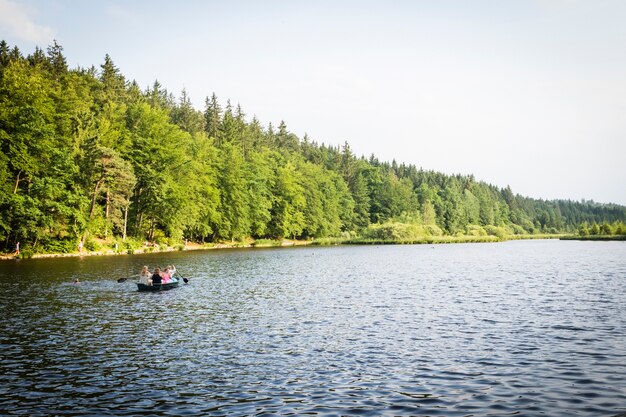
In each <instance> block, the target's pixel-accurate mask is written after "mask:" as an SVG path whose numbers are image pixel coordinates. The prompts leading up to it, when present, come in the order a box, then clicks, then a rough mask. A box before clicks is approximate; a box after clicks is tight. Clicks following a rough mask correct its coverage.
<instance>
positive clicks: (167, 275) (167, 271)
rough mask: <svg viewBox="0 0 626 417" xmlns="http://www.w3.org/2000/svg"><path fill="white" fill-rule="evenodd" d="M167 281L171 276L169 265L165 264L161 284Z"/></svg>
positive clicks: (169, 280) (170, 279) (170, 280)
mask: <svg viewBox="0 0 626 417" xmlns="http://www.w3.org/2000/svg"><path fill="white" fill-rule="evenodd" d="M169 282H172V276H171V275H170V268H169V266H166V267H165V270H164V271H163V284H167V283H169Z"/></svg>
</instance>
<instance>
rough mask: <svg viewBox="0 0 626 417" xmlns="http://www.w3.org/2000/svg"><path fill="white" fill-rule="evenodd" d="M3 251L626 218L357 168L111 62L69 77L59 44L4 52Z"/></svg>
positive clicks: (335, 152) (440, 178)
mask: <svg viewBox="0 0 626 417" xmlns="http://www.w3.org/2000/svg"><path fill="white" fill-rule="evenodd" d="M0 148H1V150H2V152H1V153H0V188H1V189H0V241H1V242H3V245H4V247H5V249H7V248H12V247H13V245H14V244H15V242H18V241H21V242H22V245H25V244H29V245H31V246H32V247H37V248H39V249H40V250H48V251H70V250H73V249H74V248H75V246H76V242H78V241H79V240H82V241H84V240H88V239H89V238H90V237H99V238H110V237H112V236H115V237H121V238H124V239H125V238H126V237H127V236H132V237H134V238H137V239H147V240H151V241H162V240H168V239H169V240H170V242H174V241H180V240H181V239H183V238H186V239H190V240H196V241H205V242H208V241H220V240H240V239H245V238H248V237H252V238H282V237H288V238H300V239H311V238H319V237H328V236H341V235H344V236H351V237H354V236H357V235H360V234H362V233H364V232H365V231H367V230H368V229H370V228H371V227H373V226H372V225H380V224H383V223H385V222H391V221H399V220H398V219H404V220H406V221H408V222H411V223H414V224H421V225H424V226H427V227H425V228H424V230H426V231H427V233H431V232H432V233H444V234H450V235H454V234H465V233H468V232H470V231H471V230H475V229H476V228H485V227H488V226H492V227H499V228H506V230H508V231H510V232H511V233H518V234H522V233H538V232H562V231H576V230H577V229H578V227H579V225H581V224H583V223H585V222H586V223H587V224H594V223H602V222H608V223H613V222H615V221H625V220H626V208H625V207H623V206H618V205H603V204H596V203H593V202H574V201H543V200H536V199H531V198H527V197H522V196H520V195H515V194H513V192H512V191H511V189H510V188H509V187H507V188H504V189H501V188H498V187H496V186H493V185H489V184H486V183H484V182H480V181H476V180H475V179H474V177H473V176H462V175H456V176H449V175H444V174H441V173H437V172H433V171H424V170H422V169H418V168H417V167H416V166H414V165H404V164H397V163H395V162H392V163H388V162H380V161H379V160H378V159H376V157H374V156H371V157H369V158H364V157H357V156H356V155H354V154H353V152H352V151H351V149H350V146H349V145H348V144H347V143H345V144H344V145H343V146H341V147H334V146H326V145H324V144H323V143H322V144H318V143H317V142H315V141H313V140H310V139H309V138H308V137H307V136H306V135H305V136H304V137H303V138H299V137H298V136H296V135H295V134H293V133H291V132H289V130H288V129H287V126H286V125H285V123H284V122H280V123H279V124H278V126H274V125H272V124H271V123H270V124H269V125H267V126H264V125H262V124H261V122H260V121H259V120H257V119H256V117H252V118H248V117H247V116H246V114H245V113H244V112H243V110H242V109H241V107H240V106H239V105H237V106H233V105H231V103H230V101H227V102H226V104H225V106H223V104H221V103H220V102H219V101H218V99H217V97H216V96H215V94H213V95H212V96H211V97H207V98H206V101H205V106H204V110H203V111H198V110H196V109H195V108H194V107H193V106H192V104H191V101H190V98H189V97H188V95H187V93H186V92H185V91H184V90H183V91H182V93H181V94H180V97H178V98H175V97H174V96H173V95H172V94H171V93H169V92H168V91H167V89H165V88H164V87H163V86H161V85H160V84H159V83H158V82H155V83H154V85H153V86H151V87H149V88H147V89H143V90H142V89H141V88H140V87H139V86H138V85H137V83H136V82H134V81H129V80H127V79H126V78H125V77H124V76H123V75H122V74H121V73H120V71H119V69H118V68H117V67H116V66H115V65H114V63H113V61H112V60H111V58H110V57H109V56H108V55H107V56H106V57H105V59H104V63H103V64H102V65H101V66H100V67H98V68H95V67H91V68H87V69H85V68H77V69H69V68H68V66H67V62H66V59H65V57H64V55H63V48H62V47H61V46H60V45H58V44H57V43H56V42H55V43H54V45H52V46H50V47H48V48H47V50H46V51H43V50H41V49H39V48H36V49H35V51H34V52H33V53H31V54H30V55H28V56H23V54H22V53H21V52H20V51H19V49H18V48H17V47H13V48H11V47H10V46H9V45H8V44H7V43H6V42H4V41H2V42H0Z"/></svg>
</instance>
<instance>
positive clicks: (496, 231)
mask: <svg viewBox="0 0 626 417" xmlns="http://www.w3.org/2000/svg"><path fill="white" fill-rule="evenodd" d="M485 231H486V232H487V234H488V235H489V236H496V237H497V238H498V239H501V240H504V239H506V238H507V236H508V235H509V233H508V232H507V230H506V229H505V228H504V227H498V226H492V225H487V226H485Z"/></svg>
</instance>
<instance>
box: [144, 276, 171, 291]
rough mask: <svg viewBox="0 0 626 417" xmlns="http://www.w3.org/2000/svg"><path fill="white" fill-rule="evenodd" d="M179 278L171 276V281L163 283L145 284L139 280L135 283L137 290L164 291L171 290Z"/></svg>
mask: <svg viewBox="0 0 626 417" xmlns="http://www.w3.org/2000/svg"><path fill="white" fill-rule="evenodd" d="M179 283H180V280H179V279H178V278H172V281H170V282H167V283H165V284H152V285H146V284H142V283H141V282H138V283H137V291H164V290H171V289H172V288H176V287H178V284H179Z"/></svg>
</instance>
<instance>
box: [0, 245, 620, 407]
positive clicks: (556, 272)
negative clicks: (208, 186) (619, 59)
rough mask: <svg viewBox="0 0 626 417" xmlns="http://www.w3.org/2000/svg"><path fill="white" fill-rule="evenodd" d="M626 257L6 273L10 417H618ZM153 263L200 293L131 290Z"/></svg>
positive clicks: (401, 258)
mask: <svg viewBox="0 0 626 417" xmlns="http://www.w3.org/2000/svg"><path fill="white" fill-rule="evenodd" d="M625 255H626V245H625V244H624V243H621V242H558V241H532V242H507V243H500V244H472V245H440V246H434V247H432V246H363V247H331V248H311V247H307V248H293V249H268V250H235V251H229V250H224V251H208V252H194V253H167V254H163V255H149V256H148V255H146V256H143V257H141V256H132V257H128V256H122V257H115V258H84V259H78V258H76V259H58V260H31V261H9V262H3V263H0V307H2V312H3V313H4V314H3V316H4V320H2V321H1V322H0V349H1V351H2V361H0V414H19V415H50V414H54V415H141V414H150V415H272V414H274V415H275V414H281V415H290V414H291V415H302V414H311V415H329V416H330V415H372V416H374V415H422V416H435V415H437V416H468V415H472V416H488V415H493V416H501V415H508V414H518V415H523V416H540V415H541V416H543V415H578V416H608V415H612V414H617V413H619V412H624V411H626V378H624V375H626V344H625V342H624V340H626V337H625V336H626V256H625ZM155 262H159V263H160V264H161V265H166V264H172V263H174V264H176V265H177V267H178V269H179V271H180V272H182V273H183V275H185V276H186V277H188V278H190V283H189V285H185V286H181V287H179V288H177V289H174V290H171V291H166V292H159V293H139V292H137V291H136V288H135V286H134V284H133V283H132V282H131V281H128V282H125V283H121V284H120V283H117V282H116V279H117V278H120V277H126V276H128V275H130V274H132V273H136V272H138V271H139V270H140V268H141V266H142V265H144V264H148V265H150V266H151V267H153V266H155V265H154V263H155ZM75 278H80V280H81V284H80V285H73V284H72V282H73V280H74V279H75Z"/></svg>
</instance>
